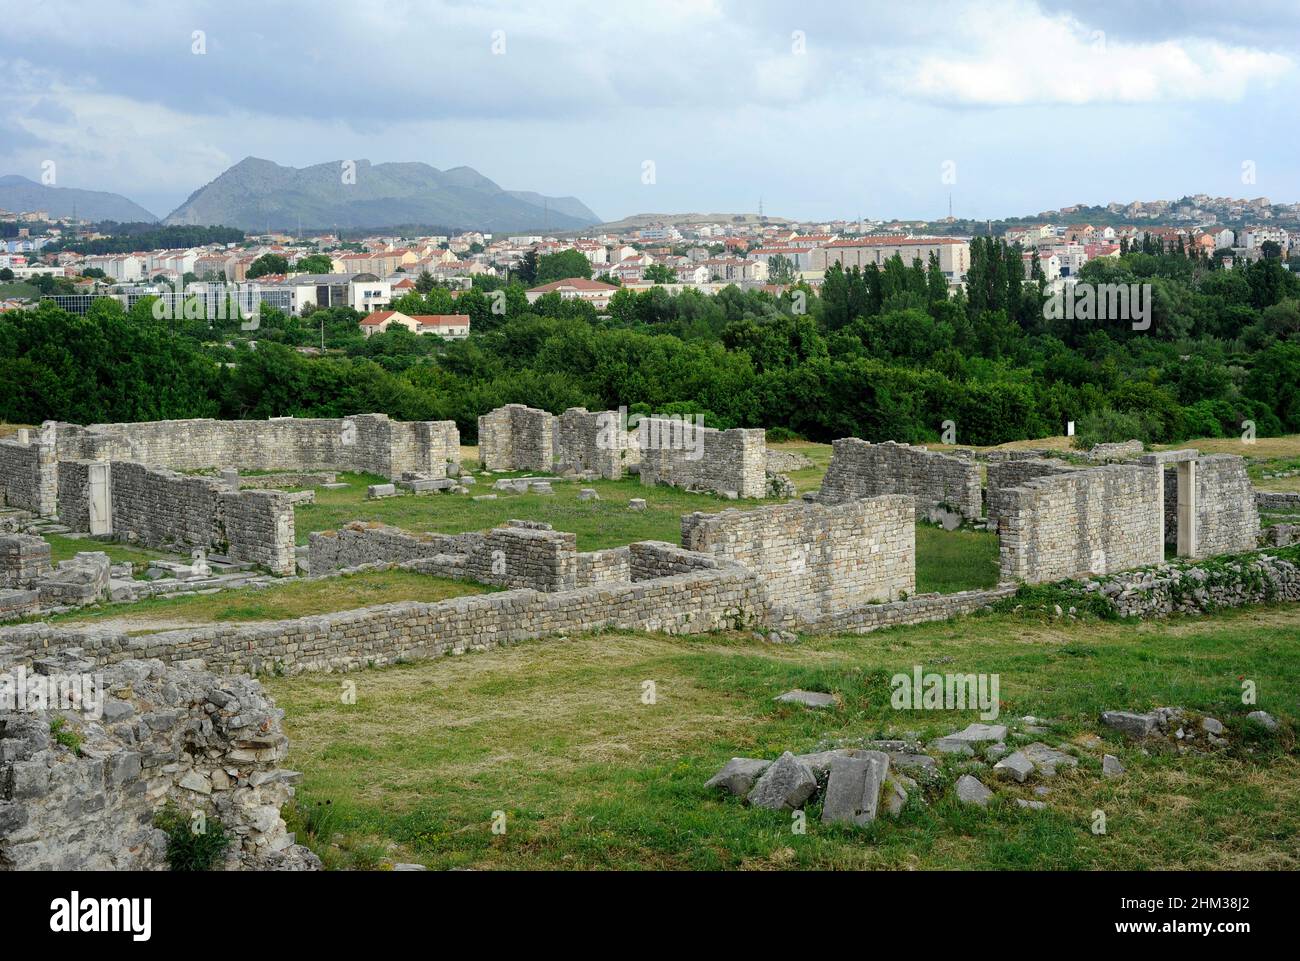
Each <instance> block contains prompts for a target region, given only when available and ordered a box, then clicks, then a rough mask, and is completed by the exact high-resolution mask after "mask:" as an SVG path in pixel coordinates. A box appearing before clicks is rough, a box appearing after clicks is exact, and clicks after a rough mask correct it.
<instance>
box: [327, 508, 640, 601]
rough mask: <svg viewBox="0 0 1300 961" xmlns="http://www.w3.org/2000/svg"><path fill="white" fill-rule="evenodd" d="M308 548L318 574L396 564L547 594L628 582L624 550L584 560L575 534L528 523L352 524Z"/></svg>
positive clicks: (584, 555)
mask: <svg viewBox="0 0 1300 961" xmlns="http://www.w3.org/2000/svg"><path fill="white" fill-rule="evenodd" d="M309 544H310V546H309V549H308V562H307V567H308V570H309V571H310V572H311V573H312V575H313V576H320V575H324V574H329V573H331V572H334V571H339V570H346V569H349V568H355V567H360V566H362V565H366V564H384V563H395V564H410V566H411V569H413V570H418V571H420V572H422V573H425V574H431V575H435V576H438V577H450V578H455V579H458V580H472V581H476V582H478V583H480V584H491V585H493V586H496V587H506V588H525V587H526V588H531V589H533V590H537V591H543V592H556V591H567V590H573V589H574V588H577V587H584V586H590V585H591V584H598V583H608V582H613V581H621V582H624V583H626V582H627V580H628V576H627V575H628V560H627V548H620V549H617V550H614V551H598V552H596V553H594V554H579V553H578V548H577V537H576V535H574V534H571V533H568V532H565V531H557V530H553V529H552V528H551V526H550V525H549V524H543V523H538V522H531V521H509V522H508V523H507V524H506V525H505V526H503V527H496V528H493V529H492V530H489V531H483V532H479V531H475V532H472V533H467V534H454V535H452V534H412V533H409V532H407V531H402V530H398V529H397V528H394V527H385V526H383V525H378V524H366V523H361V522H354V523H352V524H348V525H347V526H345V527H343V528H340V529H339V530H337V531H318V532H313V533H312V534H311V536H310V538H309Z"/></svg>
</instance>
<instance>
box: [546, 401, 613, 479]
mask: <svg viewBox="0 0 1300 961" xmlns="http://www.w3.org/2000/svg"><path fill="white" fill-rule="evenodd" d="M626 455H627V432H626V431H625V430H623V425H622V423H621V422H620V419H619V413H618V411H616V410H605V411H596V412H592V411H589V410H587V408H585V407H570V408H569V409H568V410H566V411H565V412H564V413H563V414H561V415H560V416H559V418H558V419H557V421H556V429H555V461H556V463H557V464H560V465H562V466H564V467H568V468H571V469H573V470H575V471H579V472H581V471H595V472H596V473H597V474H599V475H600V476H601V477H603V478H605V479H606V480H618V479H619V478H621V477H622V476H623V473H624V470H625V469H626V460H627V457H626Z"/></svg>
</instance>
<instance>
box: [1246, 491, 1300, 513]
mask: <svg viewBox="0 0 1300 961" xmlns="http://www.w3.org/2000/svg"><path fill="white" fill-rule="evenodd" d="M1255 506H1256V507H1257V508H1259V509H1260V510H1262V511H1300V491H1261V490H1257V491H1255Z"/></svg>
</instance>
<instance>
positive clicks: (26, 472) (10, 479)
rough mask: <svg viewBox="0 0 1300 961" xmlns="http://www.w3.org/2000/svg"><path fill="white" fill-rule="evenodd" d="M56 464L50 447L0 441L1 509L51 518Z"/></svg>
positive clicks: (15, 441)
mask: <svg viewBox="0 0 1300 961" xmlns="http://www.w3.org/2000/svg"><path fill="white" fill-rule="evenodd" d="M24 433H25V434H26V433H27V432H24ZM28 436H30V435H28ZM56 460H57V458H56V455H55V450H54V447H53V445H51V444H45V443H41V442H40V441H38V440H37V441H33V440H28V441H27V442H25V443H24V442H23V441H21V440H19V439H17V438H5V439H4V440H0V506H5V507H19V508H22V509H23V510H29V511H31V512H32V513H33V514H36V515H38V516H40V517H53V516H54V514H55V512H56V510H57V501H58V467H57V464H56Z"/></svg>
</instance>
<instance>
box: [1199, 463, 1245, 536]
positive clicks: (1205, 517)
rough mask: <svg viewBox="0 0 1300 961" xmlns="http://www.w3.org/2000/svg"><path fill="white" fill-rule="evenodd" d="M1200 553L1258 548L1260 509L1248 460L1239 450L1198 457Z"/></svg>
mask: <svg viewBox="0 0 1300 961" xmlns="http://www.w3.org/2000/svg"><path fill="white" fill-rule="evenodd" d="M1196 511H1197V520H1196V553H1195V555H1194V556H1196V557H1213V556H1214V555H1215V554H1236V553H1240V552H1241V551H1251V550H1254V549H1255V546H1256V544H1257V543H1258V541H1259V510H1258V509H1257V508H1256V506H1255V497H1254V490H1253V488H1252V487H1251V483H1250V478H1249V477H1248V476H1247V475H1246V462H1245V461H1244V460H1243V459H1242V458H1240V457H1238V456H1237V455H1235V454H1211V455H1209V456H1206V457H1201V458H1199V459H1198V460H1197V461H1196Z"/></svg>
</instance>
